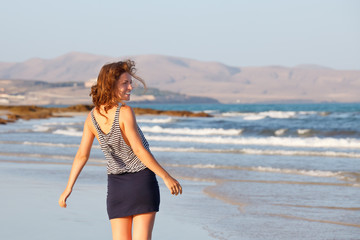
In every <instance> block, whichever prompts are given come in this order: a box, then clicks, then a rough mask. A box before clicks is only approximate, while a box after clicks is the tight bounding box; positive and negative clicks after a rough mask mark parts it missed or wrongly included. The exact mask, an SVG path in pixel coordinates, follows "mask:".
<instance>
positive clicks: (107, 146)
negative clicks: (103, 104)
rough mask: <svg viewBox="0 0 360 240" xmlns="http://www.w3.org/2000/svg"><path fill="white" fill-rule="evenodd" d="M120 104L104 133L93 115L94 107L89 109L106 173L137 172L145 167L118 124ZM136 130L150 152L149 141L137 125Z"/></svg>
mask: <svg viewBox="0 0 360 240" xmlns="http://www.w3.org/2000/svg"><path fill="white" fill-rule="evenodd" d="M120 107H121V106H120V105H119V106H118V108H117V109H116V113H115V118H114V122H113V125H112V127H111V130H110V132H109V133H108V134H105V133H104V132H103V131H102V130H101V128H100V126H99V124H98V123H97V121H96V119H95V117H94V109H93V110H91V119H92V122H93V124H94V126H95V128H96V131H97V133H98V135H99V141H100V147H101V150H102V151H103V153H104V154H105V158H106V160H107V173H108V174H121V173H125V172H139V171H141V170H143V169H145V168H146V166H145V165H144V164H143V163H142V162H141V160H140V159H139V158H138V157H137V156H136V155H135V154H134V152H133V150H132V149H131V147H130V146H129V145H127V144H126V142H125V140H124V138H123V136H122V134H121V129H120V125H119V112H120ZM138 132H139V134H140V137H141V141H142V144H143V145H144V147H145V148H146V149H147V150H148V151H149V152H150V149H149V143H148V142H147V140H146V139H145V137H144V134H143V132H142V131H141V129H140V128H139V126H138Z"/></svg>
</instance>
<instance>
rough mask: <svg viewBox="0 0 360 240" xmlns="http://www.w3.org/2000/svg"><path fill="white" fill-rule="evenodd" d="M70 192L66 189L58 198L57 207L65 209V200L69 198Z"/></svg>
mask: <svg viewBox="0 0 360 240" xmlns="http://www.w3.org/2000/svg"><path fill="white" fill-rule="evenodd" d="M70 194H71V190H68V189H66V190H65V191H64V192H63V193H62V194H61V196H60V198H59V205H60V207H62V208H66V200H67V198H68V197H69V196H70Z"/></svg>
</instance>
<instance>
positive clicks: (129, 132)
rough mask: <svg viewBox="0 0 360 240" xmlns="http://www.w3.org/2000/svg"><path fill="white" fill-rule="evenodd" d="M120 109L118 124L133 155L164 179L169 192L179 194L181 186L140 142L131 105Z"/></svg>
mask: <svg viewBox="0 0 360 240" xmlns="http://www.w3.org/2000/svg"><path fill="white" fill-rule="evenodd" d="M120 111H121V112H120V126H121V128H122V130H123V133H124V135H125V136H124V137H125V138H126V140H127V141H128V142H129V144H130V146H131V148H132V150H133V152H134V153H135V155H136V156H137V157H138V158H139V159H140V160H141V162H142V163H143V164H144V165H145V166H146V167H147V168H149V169H150V170H151V171H153V172H154V173H155V174H156V175H158V176H159V177H161V178H162V179H163V180H164V182H165V185H166V186H167V188H168V189H169V190H170V192H171V194H175V195H178V194H179V193H180V194H181V193H182V187H181V185H180V184H179V182H178V181H177V180H176V179H174V178H173V177H171V176H170V174H169V173H167V172H166V171H165V169H164V168H163V167H162V166H161V165H160V164H159V163H158V162H157V161H156V159H155V158H154V156H153V155H152V154H151V153H150V152H149V151H148V150H147V149H146V148H145V147H144V145H143V144H142V141H141V137H140V135H139V132H138V130H137V124H136V119H135V114H134V112H133V110H132V109H131V107H129V106H123V107H121V109H120Z"/></svg>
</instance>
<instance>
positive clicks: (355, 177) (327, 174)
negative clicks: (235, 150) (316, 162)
mask: <svg viewBox="0 0 360 240" xmlns="http://www.w3.org/2000/svg"><path fill="white" fill-rule="evenodd" d="M165 165H166V166H170V167H181V168H197V169H199V168H200V169H226V170H235V171H254V172H267V173H279V174H291V175H302V176H309V177H321V178H337V179H339V180H342V181H347V182H353V183H354V182H355V183H354V184H353V186H354V187H358V184H357V182H359V174H358V173H355V172H341V171H337V172H332V171H324V170H312V169H310V170H307V169H291V168H274V167H263V166H257V167H241V166H233V165H216V164H176V163H175V164H174V163H170V164H165Z"/></svg>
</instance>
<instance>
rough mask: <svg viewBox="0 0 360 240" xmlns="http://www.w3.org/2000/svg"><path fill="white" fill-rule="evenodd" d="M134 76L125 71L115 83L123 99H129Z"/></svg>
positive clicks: (116, 89) (118, 93)
mask: <svg viewBox="0 0 360 240" xmlns="http://www.w3.org/2000/svg"><path fill="white" fill-rule="evenodd" d="M131 84H132V78H131V75H130V74H129V73H127V72H126V73H123V74H121V75H120V78H119V80H117V81H116V83H115V91H116V92H117V95H118V97H119V98H120V99H121V100H124V101H129V100H130V93H131V90H132V89H133V88H132V85H131Z"/></svg>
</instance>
